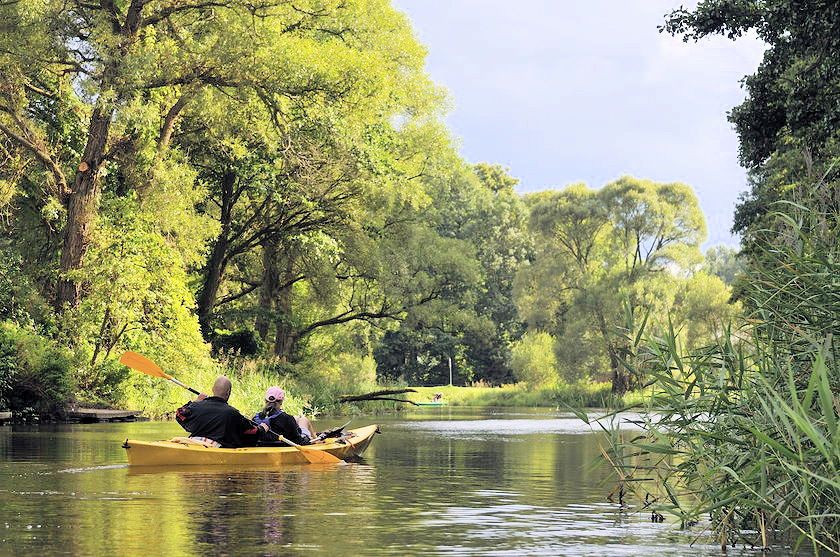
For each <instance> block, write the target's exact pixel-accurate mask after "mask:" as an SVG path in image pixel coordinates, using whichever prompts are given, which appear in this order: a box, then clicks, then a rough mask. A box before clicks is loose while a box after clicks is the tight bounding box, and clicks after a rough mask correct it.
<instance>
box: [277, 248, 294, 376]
mask: <svg viewBox="0 0 840 557" xmlns="http://www.w3.org/2000/svg"><path fill="white" fill-rule="evenodd" d="M293 273H294V257H293V255H292V254H291V253H287V254H286V258H285V260H284V265H283V275H282V277H281V278H280V283H281V284H284V285H285V286H284V287H283V288H281V289H280V290H279V291H278V292H277V297H276V298H275V300H274V304H275V306H274V308H275V312H276V313H275V326H276V329H275V332H274V354H275V355H276V356H279V357H280V359H281V360H283V361H289V360H290V359H292V357H293V356H294V354H295V351H296V350H297V342H298V340H299V338H300V336H299V334H298V332H297V331H296V330H295V329H294V327H293V324H292V287H293V286H292V278H293Z"/></svg>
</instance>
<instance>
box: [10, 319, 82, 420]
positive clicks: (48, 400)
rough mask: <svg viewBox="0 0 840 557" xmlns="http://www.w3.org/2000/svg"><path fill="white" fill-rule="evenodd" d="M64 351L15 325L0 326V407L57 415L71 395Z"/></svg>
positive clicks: (69, 361)
mask: <svg viewBox="0 0 840 557" xmlns="http://www.w3.org/2000/svg"><path fill="white" fill-rule="evenodd" d="M73 363H74V362H73V361H72V358H71V357H70V355H69V354H68V353H67V352H66V351H65V350H63V349H60V348H58V347H56V346H55V345H54V344H53V343H52V342H51V341H50V340H48V339H46V338H44V337H42V336H40V335H38V334H37V333H35V332H33V331H30V330H27V329H24V328H22V327H20V326H18V325H16V324H14V323H11V322H8V321H5V322H2V323H0V404H2V405H4V406H5V407H6V408H9V409H10V410H12V411H13V412H16V413H21V414H25V413H34V414H38V415H50V414H56V413H58V412H60V411H61V407H62V406H63V405H64V403H65V402H66V401H67V399H68V398H69V397H70V394H71V392H72V380H71V370H72V368H73Z"/></svg>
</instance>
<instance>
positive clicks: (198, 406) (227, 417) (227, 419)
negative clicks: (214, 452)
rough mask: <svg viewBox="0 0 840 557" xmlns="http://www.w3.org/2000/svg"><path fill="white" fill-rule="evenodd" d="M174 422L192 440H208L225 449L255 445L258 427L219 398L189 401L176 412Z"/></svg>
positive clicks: (212, 397)
mask: <svg viewBox="0 0 840 557" xmlns="http://www.w3.org/2000/svg"><path fill="white" fill-rule="evenodd" d="M175 420H176V421H177V422H178V423H179V424H181V427H183V428H184V429H186V430H187V431H189V432H190V437H207V438H208V439H212V440H213V441H218V442H219V443H221V445H222V447H225V448H235V447H245V446H248V445H254V443H255V442H256V434H257V428H256V427H255V426H254V424H252V423H251V422H249V421H248V419H247V418H245V416H243V415H242V414H240V413H239V410H237V409H236V408H234V407H233V406H231V405H229V404H228V403H227V401H225V400H224V399H221V398H219V397H217V396H211V397H207V398H205V399H204V400H195V401H190V402H188V403H186V404H185V405H183V406H182V407H180V408H178V410H176V411H175Z"/></svg>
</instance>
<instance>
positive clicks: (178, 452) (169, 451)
mask: <svg viewBox="0 0 840 557" xmlns="http://www.w3.org/2000/svg"><path fill="white" fill-rule="evenodd" d="M378 431H379V426H377V425H369V426H366V427H361V428H358V429H351V430H348V431H347V434H351V433H352V434H353V435H352V436H349V437H347V438H346V439H344V440H343V442H339V441H337V440H327V442H326V443H319V444H315V445H307V446H306V447H305V448H304V449H303V450H305V451H324V452H328V453H330V454H331V455H333V456H336V457H338V458H340V459H342V460H347V459H353V458H356V457H359V456H361V455H362V453H363V452H364V450H365V449H367V447H368V445H370V443H371V441H372V440H373V436H374V435H375V434H376V433H377V432H378ZM123 447H124V448H125V450H126V454H127V455H128V464H129V466H216V465H221V466H240V465H242V466H284V465H287V464H307V463H308V462H309V461H308V460H306V457H305V456H304V455H302V454H301V453H300V451H299V450H298V449H296V448H294V447H243V448H241V449H216V448H211V447H205V446H203V445H184V444H182V443H175V442H171V441H151V442H150V441H134V440H131V439H129V440H126V442H125V444H124V445H123Z"/></svg>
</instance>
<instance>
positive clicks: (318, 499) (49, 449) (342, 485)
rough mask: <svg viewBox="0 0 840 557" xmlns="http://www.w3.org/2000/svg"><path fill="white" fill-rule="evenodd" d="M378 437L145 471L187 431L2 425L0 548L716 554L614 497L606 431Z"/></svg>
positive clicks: (464, 430)
mask: <svg viewBox="0 0 840 557" xmlns="http://www.w3.org/2000/svg"><path fill="white" fill-rule="evenodd" d="M359 421H361V420H359ZM325 425H330V424H325ZM382 429H383V432H384V434H383V435H381V436H377V438H376V440H375V441H374V444H373V445H372V447H371V448H370V449H369V453H368V454H367V455H366V459H365V461H364V462H362V463H358V464H351V465H347V466H341V467H332V466H330V467H318V466H310V465H304V466H290V467H286V468H263V469H253V468H252V469H241V468H235V467H230V468H228V467H222V468H219V467H192V468H166V467H159V468H158V467H156V468H145V469H144V468H129V467H126V466H125V455H124V452H123V450H122V449H121V448H120V444H121V443H122V441H123V440H124V439H125V438H126V437H132V438H137V439H159V438H166V437H169V436H172V435H174V434H176V433H177V432H178V426H177V425H175V424H171V423H137V424H103V425H97V424H92V425H85V426H79V425H76V426H60V427H58V426H51V427H50V426H44V427H42V428H12V427H8V426H6V427H0V509H2V515H3V516H2V518H0V553H2V554H10V553H21V552H29V551H35V552H39V553H44V554H51V555H52V554H67V555H93V554H119V555H156V554H172V555H181V554H197V553H211V554H220V553H227V554H288V553H301V552H315V553H322V554H328V555H346V554H354V553H356V554H364V555H370V554H379V555H406V554H418V553H428V554H433V555H461V554H469V555H529V554H530V555H537V554H541V555H640V554H649V555H654V554H655V555H720V551H719V549H717V548H715V547H714V546H701V547H697V546H694V547H689V543H690V542H691V541H692V539H693V537H694V535H695V534H692V533H685V532H680V531H678V530H676V529H675V527H674V525H673V522H671V523H664V524H655V523H651V522H650V521H649V516H648V515H647V514H635V513H634V514H627V513H625V512H621V511H620V509H618V507H617V506H616V505H612V504H609V503H607V502H605V500H604V497H605V495H606V493H607V492H608V491H609V490H610V488H611V485H610V484H609V483H607V482H606V479H607V470H605V469H604V468H599V467H596V466H593V463H594V462H596V461H597V457H598V452H599V450H598V434H597V433H593V432H592V431H591V430H590V429H589V426H586V425H585V424H583V423H582V422H579V421H577V420H574V419H573V418H572V417H571V416H568V415H562V414H558V413H546V412H542V413H540V412H535V411H533V410H522V411H505V412H495V413H493V412H488V411H481V412H476V413H469V412H467V411H464V410H455V409H452V410H446V411H444V412H441V411H436V410H433V411H431V412H428V413H425V414H424V413H419V414H412V415H408V416H403V417H399V418H391V419H389V420H385V423H383V425H382ZM732 554H733V553H731V552H730V555H732ZM734 554H735V555H737V554H738V553H737V552H736V553H734ZM776 554H779V553H778V552H777V553H776Z"/></svg>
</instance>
